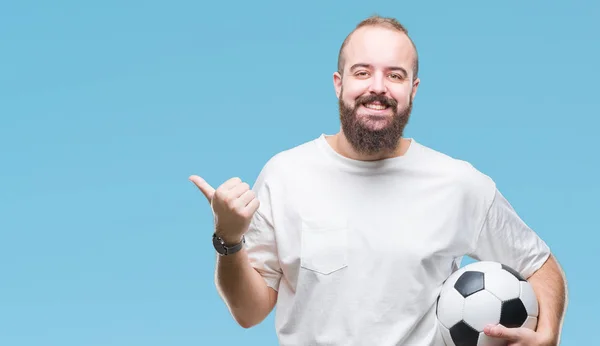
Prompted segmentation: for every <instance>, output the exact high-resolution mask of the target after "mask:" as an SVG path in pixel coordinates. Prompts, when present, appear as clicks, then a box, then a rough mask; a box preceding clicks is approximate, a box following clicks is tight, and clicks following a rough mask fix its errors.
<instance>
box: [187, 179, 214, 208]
mask: <svg viewBox="0 0 600 346" xmlns="http://www.w3.org/2000/svg"><path fill="white" fill-rule="evenodd" d="M189 180H190V181H191V182H192V183H194V185H196V187H197V188H198V189H200V191H202V194H203V195H204V197H206V199H207V200H208V203H209V204H210V203H211V201H212V198H213V196H214V194H215V189H214V188H213V187H212V186H210V184H209V183H207V182H206V180H204V179H202V178H200V177H199V176H197V175H192V176H190V177H189Z"/></svg>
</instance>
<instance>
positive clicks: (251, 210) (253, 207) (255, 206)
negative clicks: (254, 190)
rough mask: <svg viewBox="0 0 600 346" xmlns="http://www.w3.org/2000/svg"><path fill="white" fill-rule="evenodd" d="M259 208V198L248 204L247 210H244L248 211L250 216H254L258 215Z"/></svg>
mask: <svg viewBox="0 0 600 346" xmlns="http://www.w3.org/2000/svg"><path fill="white" fill-rule="evenodd" d="M259 207H260V201H259V200H258V198H254V199H253V200H251V201H250V203H248V205H246V208H244V210H246V211H247V212H248V214H250V215H254V213H256V211H257V210H258V208H259Z"/></svg>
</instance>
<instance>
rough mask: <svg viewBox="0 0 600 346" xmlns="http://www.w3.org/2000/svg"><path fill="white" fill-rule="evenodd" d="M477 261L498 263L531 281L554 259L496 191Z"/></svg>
mask: <svg viewBox="0 0 600 346" xmlns="http://www.w3.org/2000/svg"><path fill="white" fill-rule="evenodd" d="M469 256H471V257H473V258H474V259H477V260H484V261H485V260H488V261H496V262H500V263H502V264H505V265H508V266H509V267H511V268H513V269H515V270H516V271H518V272H519V273H521V275H522V276H523V277H524V278H529V276H531V275H532V274H533V273H534V272H535V271H536V270H538V269H539V268H540V267H541V266H542V265H543V264H544V262H545V261H546V260H547V259H548V257H549V256H550V248H549V247H548V245H547V244H546V243H545V242H544V241H543V240H542V239H541V238H540V237H539V236H538V234H536V233H535V232H534V231H533V230H532V229H531V228H530V227H529V226H528V225H527V224H526V223H525V222H524V221H523V220H522V219H521V218H520V217H519V215H518V214H517V212H516V211H515V210H514V209H513V207H512V206H511V205H510V204H509V202H508V201H507V200H506V198H505V197H504V196H503V195H502V194H501V193H500V191H498V189H496V190H495V195H494V198H493V200H492V202H491V205H490V208H489V209H488V212H487V215H486V218H485V220H484V222H483V225H482V228H481V231H480V233H479V236H478V238H477V241H476V244H475V248H474V251H473V253H471V254H469Z"/></svg>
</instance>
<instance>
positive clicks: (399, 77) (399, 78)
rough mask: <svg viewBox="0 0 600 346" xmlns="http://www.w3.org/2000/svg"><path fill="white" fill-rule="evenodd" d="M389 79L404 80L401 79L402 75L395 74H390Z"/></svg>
mask: <svg viewBox="0 0 600 346" xmlns="http://www.w3.org/2000/svg"><path fill="white" fill-rule="evenodd" d="M390 77H391V78H392V79H395V80H402V79H404V77H403V76H402V75H400V74H397V73H392V74H391V75H390Z"/></svg>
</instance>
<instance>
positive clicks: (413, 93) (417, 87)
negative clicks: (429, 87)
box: [411, 78, 421, 100]
mask: <svg viewBox="0 0 600 346" xmlns="http://www.w3.org/2000/svg"><path fill="white" fill-rule="evenodd" d="M419 84H421V80H420V79H419V78H416V79H415V80H414V81H413V88H412V95H411V99H413V100H414V98H415V96H416V95H417V89H419Z"/></svg>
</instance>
